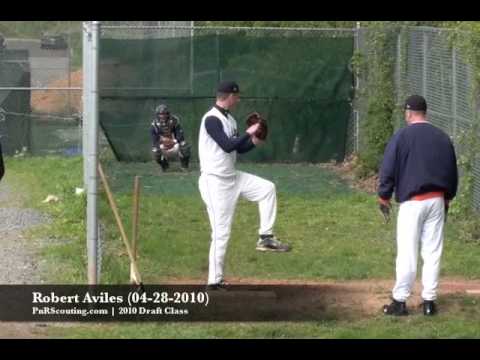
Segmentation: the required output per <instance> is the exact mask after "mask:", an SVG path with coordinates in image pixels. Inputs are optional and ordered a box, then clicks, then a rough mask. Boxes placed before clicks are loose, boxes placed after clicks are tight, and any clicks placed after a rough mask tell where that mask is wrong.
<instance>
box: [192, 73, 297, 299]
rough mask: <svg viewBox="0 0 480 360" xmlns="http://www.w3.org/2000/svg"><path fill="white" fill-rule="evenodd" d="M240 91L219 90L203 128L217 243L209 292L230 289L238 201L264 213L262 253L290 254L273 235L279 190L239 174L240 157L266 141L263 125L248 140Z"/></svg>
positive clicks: (224, 86) (230, 85)
mask: <svg viewBox="0 0 480 360" xmlns="http://www.w3.org/2000/svg"><path fill="white" fill-rule="evenodd" d="M239 93H240V88H239V86H238V84H237V83H235V82H234V81H225V82H222V83H220V84H219V85H218V88H217V97H216V98H217V99H216V103H215V105H214V106H213V107H212V108H211V109H210V110H209V111H207V112H206V113H205V115H204V116H203V117H202V121H201V123H200V130H199V137H198V154H199V158H200V173H201V175H200V178H199V184H198V185H199V190H200V194H201V196H202V199H203V201H204V203H205V205H206V207H207V212H208V218H209V221H210V227H211V229H212V233H211V244H210V254H209V270H208V284H207V289H209V290H219V289H222V290H224V289H226V287H227V285H228V284H227V283H226V282H225V280H224V263H225V255H226V252H227V246H228V240H229V239H230V231H231V228H232V221H233V215H234V213H235V207H236V205H237V201H238V198H239V197H240V196H241V197H243V198H245V199H247V200H249V201H255V202H258V208H259V212H260V229H259V231H258V232H259V239H258V241H257V246H256V249H257V250H258V251H275V252H285V251H289V250H290V246H289V245H286V244H282V243H281V242H280V241H279V240H278V239H277V238H276V237H275V236H274V234H273V226H274V224H275V217H276V214H277V197H276V190H275V185H274V184H273V183H272V182H271V181H268V180H265V179H262V178H260V177H258V176H255V175H251V174H248V173H245V172H242V171H237V170H236V169H235V162H236V159H237V153H239V154H242V153H246V152H248V151H250V150H252V149H254V148H255V147H256V146H258V145H261V144H262V141H261V140H259V138H257V137H256V136H255V134H256V131H257V129H258V127H259V125H258V123H257V124H254V125H252V126H250V127H248V128H247V129H246V131H245V133H244V134H243V135H240V134H239V132H238V129H237V122H236V120H235V118H234V117H233V116H232V114H231V113H230V109H231V108H233V107H234V106H235V105H236V104H237V103H238V102H239V101H240V94H239Z"/></svg>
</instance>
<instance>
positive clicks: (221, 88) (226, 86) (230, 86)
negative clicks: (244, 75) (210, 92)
mask: <svg viewBox="0 0 480 360" xmlns="http://www.w3.org/2000/svg"><path fill="white" fill-rule="evenodd" d="M217 91H218V92H221V93H225V94H238V93H239V92H240V87H239V86H238V84H237V83H236V82H235V81H222V82H221V83H220V84H218V88H217Z"/></svg>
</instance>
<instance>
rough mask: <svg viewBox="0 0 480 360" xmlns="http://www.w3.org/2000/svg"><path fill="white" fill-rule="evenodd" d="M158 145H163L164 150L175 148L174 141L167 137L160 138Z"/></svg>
mask: <svg viewBox="0 0 480 360" xmlns="http://www.w3.org/2000/svg"><path fill="white" fill-rule="evenodd" d="M160 144H161V145H163V148H164V149H165V150H170V149H171V148H173V147H174V146H175V141H174V140H173V139H172V138H169V137H162V138H161V140H160Z"/></svg>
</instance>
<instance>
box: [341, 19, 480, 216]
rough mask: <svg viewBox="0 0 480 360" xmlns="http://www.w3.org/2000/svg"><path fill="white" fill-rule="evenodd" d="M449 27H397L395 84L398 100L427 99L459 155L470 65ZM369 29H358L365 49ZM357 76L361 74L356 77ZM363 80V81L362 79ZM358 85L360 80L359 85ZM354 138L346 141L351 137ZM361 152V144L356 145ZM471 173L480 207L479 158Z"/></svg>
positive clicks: (468, 113)
mask: <svg viewBox="0 0 480 360" xmlns="http://www.w3.org/2000/svg"><path fill="white" fill-rule="evenodd" d="M450 34H451V30H448V29H439V28H430V27H406V28H404V29H403V30H402V31H400V32H399V33H398V36H397V43H396V46H395V51H396V54H395V89H396V98H397V99H396V100H397V104H398V106H402V105H403V102H404V101H405V98H406V96H408V95H411V94H419V95H422V96H424V97H425V98H426V100H427V103H428V118H429V120H430V121H431V122H432V123H433V124H434V125H436V126H438V127H439V128H441V129H442V130H444V131H445V132H446V133H447V134H448V135H450V137H451V138H452V140H453V142H454V144H455V146H456V150H457V157H460V156H461V155H462V153H463V151H464V149H462V144H461V143H460V139H461V137H462V135H463V134H464V133H465V132H468V131H470V126H471V124H472V123H473V121H474V120H475V118H474V109H475V108H476V105H475V103H474V93H473V90H474V89H473V80H472V76H473V73H472V67H471V66H469V65H468V64H467V63H466V62H465V61H464V59H463V57H462V54H461V53H460V51H459V50H458V49H456V48H455V47H453V46H452V45H451V43H450V41H449V35H450ZM367 36H368V29H366V28H362V29H360V30H358V50H359V51H360V52H361V53H363V54H365V53H366V52H367V51H374V49H369V48H368V45H367V40H366V39H367ZM360 81H361V80H360ZM361 85H362V84H361ZM360 88H361V86H360ZM364 105H365V103H364V99H357V103H356V109H357V111H359V114H360V115H359V117H358V125H359V129H360V133H359V134H357V135H358V136H359V137H360V139H361V138H362V133H361V129H362V121H365V117H366V111H365V106H364ZM399 114H400V115H399V117H398V118H397V119H394V123H395V128H396V129H398V128H400V127H402V126H404V125H405V124H404V119H403V116H402V112H401V111H400V112H399ZM355 140H356V139H355V138H352V139H351V140H350V141H351V142H354V141H355ZM354 150H355V151H359V152H361V151H362V149H361V142H360V145H357V146H356V147H354ZM473 172H474V175H475V183H474V198H473V199H472V200H473V203H474V206H475V207H476V208H477V209H480V160H477V161H476V163H475V166H474V169H473Z"/></svg>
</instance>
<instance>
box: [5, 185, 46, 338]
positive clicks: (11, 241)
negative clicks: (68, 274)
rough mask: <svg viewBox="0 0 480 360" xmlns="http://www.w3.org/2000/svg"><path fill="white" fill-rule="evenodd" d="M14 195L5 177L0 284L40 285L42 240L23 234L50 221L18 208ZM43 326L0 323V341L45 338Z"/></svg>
mask: <svg viewBox="0 0 480 360" xmlns="http://www.w3.org/2000/svg"><path fill="white" fill-rule="evenodd" d="M20 204H21V196H20V195H19V194H16V193H15V192H14V191H13V189H12V186H10V184H9V182H8V176H5V178H4V179H2V182H0V234H1V235H0V238H1V243H0V284H2V285H19V284H42V283H44V282H45V279H43V278H42V273H41V271H40V268H41V264H42V262H41V261H40V256H39V251H40V246H41V240H37V241H32V240H30V239H26V238H25V237H24V236H23V235H22V232H23V231H24V230H27V229H29V228H31V227H33V226H36V225H40V224H42V223H45V222H48V221H49V219H48V218H47V217H46V216H45V215H43V214H41V213H39V212H38V211H36V210H33V209H23V208H20V207H19V206H20ZM45 328H46V326H45V324H39V323H19V322H18V323H16V322H0V339H11V338H44V337H46V334H45Z"/></svg>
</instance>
